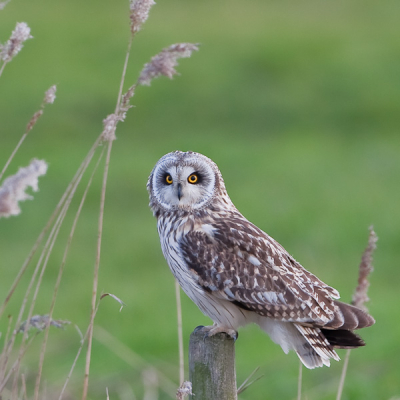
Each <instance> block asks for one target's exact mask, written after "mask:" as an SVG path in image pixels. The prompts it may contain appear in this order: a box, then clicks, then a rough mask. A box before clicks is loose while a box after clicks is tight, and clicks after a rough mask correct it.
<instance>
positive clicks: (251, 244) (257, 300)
mask: <svg viewBox="0 0 400 400" xmlns="http://www.w3.org/2000/svg"><path fill="white" fill-rule="evenodd" d="M180 247H181V251H182V255H183V257H184V259H185V261H186V263H187V265H188V268H189V270H190V272H191V274H192V276H193V277H194V279H195V280H196V281H197V283H198V285H200V286H201V287H202V288H203V289H204V290H206V291H208V292H209V293H212V294H213V295H215V296H217V297H220V298H222V299H226V300H229V301H231V302H234V303H235V304H236V305H238V306H239V307H242V308H244V309H247V310H250V311H254V312H256V313H257V314H260V315H263V316H266V317H271V318H274V319H279V320H285V321H290V322H301V323H303V324H307V323H310V324H313V325H315V324H316V325H321V326H323V325H325V324H326V323H328V322H329V321H332V320H334V319H335V312H334V311H335V302H334V300H333V299H334V298H339V293H338V292H337V291H336V290H335V289H333V288H331V287H330V286H328V285H326V284H325V283H323V282H322V281H321V280H319V279H318V278H317V277H316V276H314V275H313V274H311V273H310V272H308V271H307V270H305V269H304V268H303V267H302V266H301V265H300V264H299V263H298V262H296V260H295V259H294V258H293V257H291V256H290V255H289V254H288V253H287V251H286V250H285V249H284V248H283V247H282V246H281V245H280V244H279V243H278V242H276V241H275V240H274V239H272V238H271V237H269V236H268V235H267V234H266V233H265V232H263V231H261V230H260V229H259V228H257V227H256V226H255V225H253V224H252V223H250V222H249V221H247V220H246V219H245V218H244V217H243V216H241V215H240V214H237V216H236V215H235V214H233V215H231V216H230V218H229V219H223V220H220V221H213V222H212V223H208V224H204V225H202V227H201V228H200V229H198V230H194V231H190V232H188V233H187V234H186V235H184V236H183V237H182V240H181V242H180Z"/></svg>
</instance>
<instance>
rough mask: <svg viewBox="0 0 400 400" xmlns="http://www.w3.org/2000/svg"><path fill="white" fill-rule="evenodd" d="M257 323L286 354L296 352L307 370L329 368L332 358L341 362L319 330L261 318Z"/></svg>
mask: <svg viewBox="0 0 400 400" xmlns="http://www.w3.org/2000/svg"><path fill="white" fill-rule="evenodd" d="M255 322H256V323H258V325H259V326H260V328H261V329H262V330H263V331H264V332H265V333H267V334H268V335H269V336H270V337H271V339H272V340H273V341H274V342H275V343H277V344H279V345H280V346H281V347H282V350H283V351H284V352H285V353H288V352H289V350H294V351H295V352H296V353H297V355H298V356H299V358H300V360H301V362H302V363H303V364H304V365H305V366H306V367H307V368H310V369H313V368H316V367H322V366H324V365H326V366H328V367H329V365H330V359H331V358H333V359H334V360H337V361H338V360H339V356H338V355H337V354H336V352H335V350H334V349H333V346H332V345H331V344H330V343H329V341H328V340H327V339H326V338H325V336H324V334H323V333H322V332H321V329H319V328H311V327H307V326H303V325H299V324H297V323H291V322H283V321H277V320H272V319H270V318H265V317H261V316H260V317H259V318H258V320H257V321H255Z"/></svg>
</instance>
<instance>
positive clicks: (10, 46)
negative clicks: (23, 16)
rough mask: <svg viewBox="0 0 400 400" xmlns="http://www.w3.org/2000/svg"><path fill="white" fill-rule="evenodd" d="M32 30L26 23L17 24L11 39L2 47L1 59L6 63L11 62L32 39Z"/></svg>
mask: <svg viewBox="0 0 400 400" xmlns="http://www.w3.org/2000/svg"><path fill="white" fill-rule="evenodd" d="M32 37H33V36H31V28H29V26H28V24H27V23H25V22H17V25H16V27H15V29H14V30H13V31H12V34H11V37H10V39H9V40H8V41H7V43H6V44H4V45H3V46H2V49H1V54H0V58H1V60H3V61H4V62H9V61H11V59H12V58H13V57H15V56H16V55H17V54H18V53H19V52H20V50H21V49H22V44H23V43H24V42H25V41H26V40H28V39H31V38H32Z"/></svg>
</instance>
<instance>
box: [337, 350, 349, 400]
mask: <svg viewBox="0 0 400 400" xmlns="http://www.w3.org/2000/svg"><path fill="white" fill-rule="evenodd" d="M350 351H351V350H347V351H346V356H345V358H344V362H343V368H342V373H341V375H340V381H339V387H338V391H337V395H336V400H340V399H341V398H342V393H343V388H344V381H345V379H346V374H347V367H348V365H349V359H350Z"/></svg>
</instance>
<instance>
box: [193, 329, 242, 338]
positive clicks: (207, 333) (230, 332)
mask: <svg viewBox="0 0 400 400" xmlns="http://www.w3.org/2000/svg"><path fill="white" fill-rule="evenodd" d="M200 330H202V331H203V332H204V340H205V339H207V338H209V337H211V336H214V335H216V334H217V333H225V334H227V335H228V336H229V337H230V338H232V339H233V340H234V341H235V342H236V340H237V338H238V337H239V333H238V332H237V331H235V330H234V329H232V328H226V327H223V326H217V325H212V326H198V327H197V328H196V329H195V330H194V331H195V332H199V331H200Z"/></svg>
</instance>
